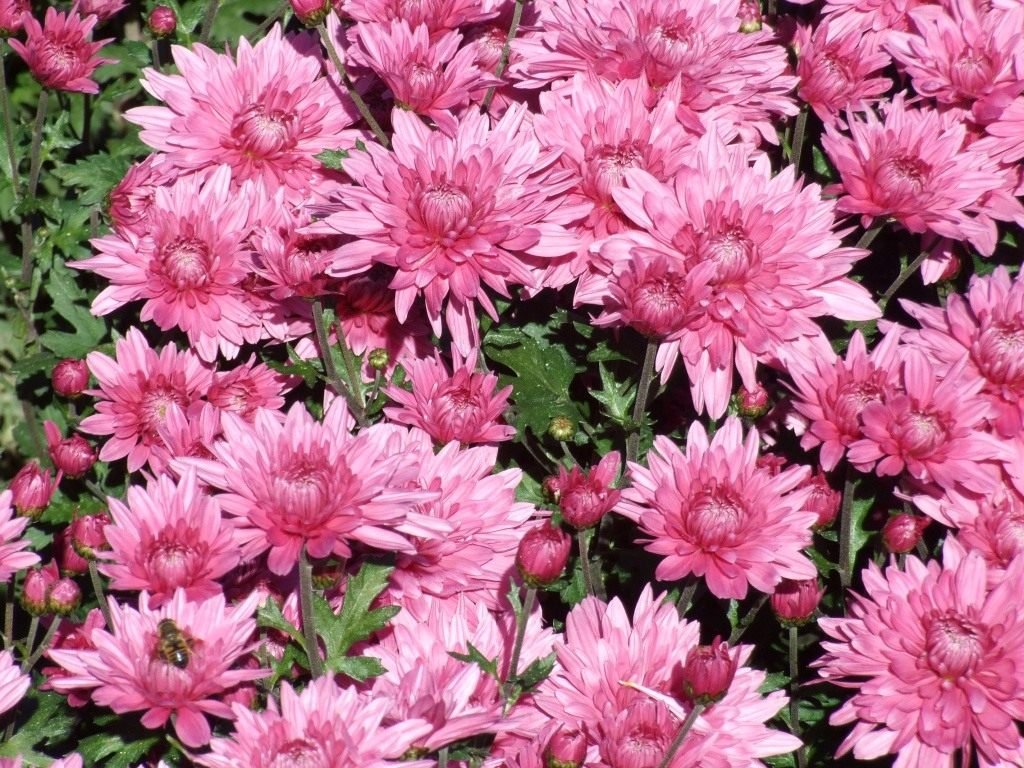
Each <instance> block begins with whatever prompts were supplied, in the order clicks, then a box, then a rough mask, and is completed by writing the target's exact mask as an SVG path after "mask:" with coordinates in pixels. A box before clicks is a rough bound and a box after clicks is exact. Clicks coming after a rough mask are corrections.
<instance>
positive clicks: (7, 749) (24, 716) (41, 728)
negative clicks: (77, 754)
mask: <svg viewBox="0 0 1024 768" xmlns="http://www.w3.org/2000/svg"><path fill="white" fill-rule="evenodd" d="M13 716H14V717H15V718H16V719H15V721H14V733H13V734H12V736H11V738H10V739H8V740H6V741H4V742H2V743H0V757H15V756H17V755H22V756H23V757H25V758H26V759H27V760H28V761H30V762H38V760H37V758H42V760H43V761H45V760H46V756H45V755H38V754H37V753H36V752H35V748H36V747H38V746H43V745H46V744H51V743H56V742H59V741H61V740H62V739H64V738H65V737H66V736H67V735H68V733H69V732H70V730H71V726H72V724H73V723H74V721H75V718H74V717H73V716H72V715H71V712H70V710H69V708H68V705H67V701H66V699H65V698H64V697H63V696H60V695H59V694H56V693H48V692H43V691H39V690H38V689H31V690H30V691H29V693H28V695H26V696H25V698H24V699H22V700H21V701H20V702H19V703H18V706H17V708H16V709H15V711H14V715H13Z"/></svg>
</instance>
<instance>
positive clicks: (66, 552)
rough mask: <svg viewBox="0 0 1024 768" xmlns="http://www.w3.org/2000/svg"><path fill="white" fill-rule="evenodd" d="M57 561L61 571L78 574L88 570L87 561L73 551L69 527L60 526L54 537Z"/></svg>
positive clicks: (66, 573)
mask: <svg viewBox="0 0 1024 768" xmlns="http://www.w3.org/2000/svg"><path fill="white" fill-rule="evenodd" d="M54 543H55V545H56V550H57V554H56V557H57V563H58V564H59V565H60V571H61V573H63V574H65V575H72V576H79V575H81V574H83V573H85V572H86V571H88V570H89V561H88V560H86V559H85V558H84V557H82V556H81V555H80V554H78V553H77V552H76V551H75V545H74V542H72V541H71V528H70V527H65V528H62V529H61V530H60V531H59V532H58V533H57V537H56V539H55V542H54Z"/></svg>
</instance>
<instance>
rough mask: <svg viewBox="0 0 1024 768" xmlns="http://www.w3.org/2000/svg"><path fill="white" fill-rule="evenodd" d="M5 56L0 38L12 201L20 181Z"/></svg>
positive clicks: (1, 102)
mask: <svg viewBox="0 0 1024 768" xmlns="http://www.w3.org/2000/svg"><path fill="white" fill-rule="evenodd" d="M6 58H7V45H6V43H4V42H3V41H2V40H0V116H2V119H3V121H4V139H5V141H6V143H7V162H8V164H9V165H10V167H11V189H12V190H13V192H14V201H15V202H18V200H19V199H20V189H19V187H20V186H21V181H20V180H19V179H18V160H17V157H16V156H15V152H14V128H13V123H11V99H10V96H9V95H8V93H7V71H6V69H5V66H4V64H5V60H6Z"/></svg>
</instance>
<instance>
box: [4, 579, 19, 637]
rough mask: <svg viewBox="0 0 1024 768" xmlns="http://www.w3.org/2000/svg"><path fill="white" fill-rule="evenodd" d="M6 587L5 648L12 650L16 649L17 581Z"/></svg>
mask: <svg viewBox="0 0 1024 768" xmlns="http://www.w3.org/2000/svg"><path fill="white" fill-rule="evenodd" d="M17 578H18V577H17V575H15V576H14V578H13V579H11V583H10V584H7V585H5V586H4V648H5V649H7V650H10V649H11V648H13V647H14V589H15V585H14V582H15V579H17Z"/></svg>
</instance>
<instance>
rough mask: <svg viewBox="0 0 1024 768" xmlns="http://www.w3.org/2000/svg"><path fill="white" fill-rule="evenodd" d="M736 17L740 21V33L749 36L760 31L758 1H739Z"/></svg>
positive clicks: (760, 22) (759, 7)
mask: <svg viewBox="0 0 1024 768" xmlns="http://www.w3.org/2000/svg"><path fill="white" fill-rule="evenodd" d="M736 15H737V16H738V17H739V20H740V32H744V33H746V34H750V33H751V32H760V31H761V26H762V23H763V19H762V16H761V2H760V0H740V9H739V12H738V13H737V14H736Z"/></svg>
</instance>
